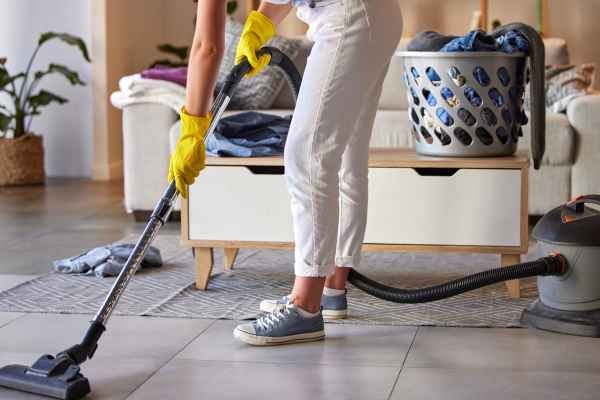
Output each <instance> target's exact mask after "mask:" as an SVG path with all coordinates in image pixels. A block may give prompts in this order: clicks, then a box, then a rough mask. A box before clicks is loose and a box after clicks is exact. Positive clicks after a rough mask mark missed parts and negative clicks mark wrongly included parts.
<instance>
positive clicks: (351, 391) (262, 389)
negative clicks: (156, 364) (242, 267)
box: [129, 360, 399, 400]
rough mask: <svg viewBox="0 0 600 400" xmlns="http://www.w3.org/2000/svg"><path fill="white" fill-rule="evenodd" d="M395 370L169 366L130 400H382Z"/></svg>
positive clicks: (202, 364) (219, 364)
mask: <svg viewBox="0 0 600 400" xmlns="http://www.w3.org/2000/svg"><path fill="white" fill-rule="evenodd" d="M398 371H399V368H397V367H381V366H379V367H377V366H344V367H343V368H342V367H341V366H332V365H297V364H260V363H259V364H254V363H231V362H220V361H196V360H174V361H172V362H170V363H169V364H168V365H167V366H165V367H163V368H162V369H161V370H159V372H158V373H157V374H156V375H155V376H153V377H152V378H151V379H150V380H149V381H148V382H146V383H145V384H144V385H143V386H142V387H140V388H139V389H138V390H137V391H136V392H134V393H133V395H132V396H131V397H130V398H129V399H131V400H159V399H160V400H163V399H177V400H188V399H189V400H192V399H193V400H197V399H220V400H227V399H235V400H238V399H244V400H254V399H256V400H265V399H285V400H296V399H298V400H300V399H302V400H305V399H310V400H321V399H323V400H332V399H345V400H352V399H361V400H362V399H372V400H385V399H387V398H388V396H389V394H390V393H391V389H392V387H393V384H394V381H395V379H396V377H397V374H398Z"/></svg>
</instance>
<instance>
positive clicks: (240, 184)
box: [181, 149, 529, 298]
mask: <svg viewBox="0 0 600 400" xmlns="http://www.w3.org/2000/svg"><path fill="white" fill-rule="evenodd" d="M528 169H529V158H528V156H527V155H526V154H522V153H519V154H517V155H515V156H512V157H493V158H436V157H423V156H418V155H416V154H415V152H414V151H412V150H408V149H372V150H371V154H370V159H369V211H368V222H367V231H366V234H365V243H364V245H363V251H365V252H378V251H390V252H463V253H496V254H500V255H501V264H502V266H507V265H512V264H516V263H518V262H520V255H521V254H525V253H526V252H527V249H528V244H529V243H528V215H527V202H528V197H527V196H528V193H527V190H528V189H527V188H528V182H527V178H528ZM283 173H284V168H283V159H282V158H281V157H269V158H208V160H207V168H206V169H205V170H204V171H202V173H201V174H200V177H199V178H198V179H197V180H196V182H195V183H194V185H192V186H191V187H190V195H189V197H188V200H187V201H182V213H181V221H182V224H181V229H182V231H181V236H182V242H183V244H184V245H186V246H189V247H193V248H194V250H195V261H196V271H197V279H196V286H197V287H198V289H201V290H204V289H206V288H207V285H208V282H209V279H210V274H211V271H212V267H213V249H214V248H223V249H224V252H225V269H231V268H232V267H233V265H234V262H235V258H236V255H237V252H238V249H240V248H264V249H267V248H273V249H282V248H284V249H291V248H293V230H292V217H291V211H290V205H289V196H288V193H287V187H286V183H285V178H284V175H283ZM291 268H292V266H291V265H290V269H291ZM507 287H508V290H509V293H510V295H511V296H512V297H515V298H516V297H519V296H520V286H519V282H518V281H511V282H507Z"/></svg>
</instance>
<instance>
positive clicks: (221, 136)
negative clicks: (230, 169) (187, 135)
mask: <svg viewBox="0 0 600 400" xmlns="http://www.w3.org/2000/svg"><path fill="white" fill-rule="evenodd" d="M291 120H292V117H291V115H290V116H287V117H283V118H282V117H278V116H275V115H270V114H264V113H258V112H254V111H249V112H243V113H240V114H236V115H232V116H229V117H226V118H223V119H221V120H220V121H219V123H218V124H217V127H216V129H215V131H214V133H213V134H212V135H211V136H210V137H209V138H208V141H207V143H206V151H207V152H208V153H209V154H211V155H217V156H224V157H264V156H275V155H281V154H283V149H284V147H285V141H286V139H287V135H288V131H289V129H290V123H291Z"/></svg>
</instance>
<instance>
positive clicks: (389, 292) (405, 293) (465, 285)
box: [348, 254, 568, 304]
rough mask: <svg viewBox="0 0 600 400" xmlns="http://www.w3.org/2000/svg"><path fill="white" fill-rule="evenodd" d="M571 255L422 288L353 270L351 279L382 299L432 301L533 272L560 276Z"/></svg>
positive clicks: (508, 267) (533, 273)
mask: <svg viewBox="0 0 600 400" xmlns="http://www.w3.org/2000/svg"><path fill="white" fill-rule="evenodd" d="M567 268H568V263H567V259H566V258H565V257H564V256H563V255H562V254H553V255H550V256H548V257H543V258H540V259H539V260H535V261H531V262H526V263H522V264H516V265H511V266H507V267H501V268H496V269H492V270H489V271H484V272H480V273H477V274H473V275H469V276H465V277H464V278H459V279H456V280H453V281H450V282H447V283H443V284H440V285H435V286H430V287H425V288H421V289H400V288H395V287H391V286H386V285H383V284H381V283H379V282H376V281H374V280H372V279H370V278H367V277H366V276H365V275H363V274H361V273H359V272H357V271H356V270H354V269H352V270H350V274H349V276H348V281H349V282H350V283H351V284H353V285H354V286H356V287H357V288H358V289H360V290H362V291H364V292H366V293H368V294H370V295H371V296H375V297H377V298H379V299H382V300H386V301H391V302H394V303H403V304H416V303H428V302H432V301H438V300H442V299H446V298H448V297H453V296H456V295H459V294H462V293H465V292H470V291H472V290H476V289H480V288H482V287H484V286H488V285H493V284H496V283H499V282H504V281H510V280H513V279H522V278H528V277H532V276H539V275H542V276H550V275H554V276H559V275H563V274H564V273H565V272H567Z"/></svg>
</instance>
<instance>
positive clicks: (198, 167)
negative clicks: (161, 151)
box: [168, 107, 212, 198]
mask: <svg viewBox="0 0 600 400" xmlns="http://www.w3.org/2000/svg"><path fill="white" fill-rule="evenodd" d="M179 116H180V117H181V129H180V132H181V136H180V137H179V141H178V142H177V147H176V148H175V152H173V154H172V155H171V161H170V162H169V178H168V179H169V182H172V181H173V180H175V184H176V185H177V191H178V192H179V194H181V196H182V197H183V198H187V196H188V185H191V184H192V183H194V180H195V179H196V177H197V176H198V175H199V174H200V171H202V170H203V169H204V166H205V162H206V149H205V148H204V138H205V136H206V133H207V131H208V127H209V125H210V122H211V120H212V115H210V114H208V115H207V116H206V117H196V116H193V115H190V114H188V113H187V111H186V109H185V107H182V109H181V112H180V113H179Z"/></svg>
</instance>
